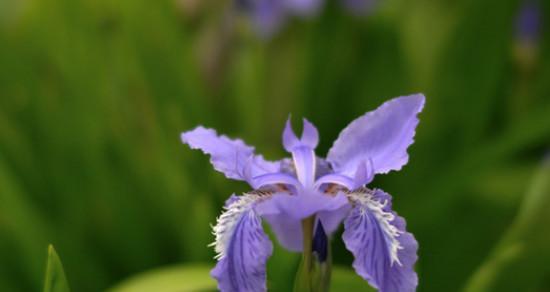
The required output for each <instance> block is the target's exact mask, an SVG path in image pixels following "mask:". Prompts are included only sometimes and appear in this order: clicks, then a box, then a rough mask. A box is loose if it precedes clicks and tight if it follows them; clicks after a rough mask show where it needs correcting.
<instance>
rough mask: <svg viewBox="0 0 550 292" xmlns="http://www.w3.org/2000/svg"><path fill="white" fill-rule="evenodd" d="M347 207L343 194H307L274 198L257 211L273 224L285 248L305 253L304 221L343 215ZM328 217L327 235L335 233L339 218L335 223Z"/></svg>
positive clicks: (276, 196)
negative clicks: (303, 243) (333, 214)
mask: <svg viewBox="0 0 550 292" xmlns="http://www.w3.org/2000/svg"><path fill="white" fill-rule="evenodd" d="M346 205H348V200H347V198H346V196H345V195H343V194H338V195H337V196H335V197H332V196H328V195H325V194H321V193H319V192H315V191H305V192H303V193H300V194H298V195H289V194H285V193H278V194H274V195H273V196H272V197H271V198H270V199H269V200H265V201H263V202H261V203H259V204H258V206H257V207H256V210H257V212H258V213H259V214H260V215H261V216H262V217H263V218H264V219H266V220H267V222H269V224H270V225H271V227H272V229H273V231H274V232H275V235H276V236H277V239H278V240H279V242H280V243H281V245H283V246H284V247H285V248H287V249H289V250H292V251H301V250H302V228H301V221H302V219H304V218H307V217H309V216H311V215H314V214H317V213H322V212H327V213H329V212H335V211H339V210H340V209H342V208H344V207H345V206H346ZM324 217H326V218H327V219H326V220H327V222H325V220H323V219H322V220H323V224H324V225H325V228H326V230H327V233H330V232H332V231H334V229H335V227H334V225H335V224H334V221H337V218H336V219H333V218H331V217H329V216H328V215H327V216H324ZM329 220H332V221H330V222H329ZM329 227H330V229H329Z"/></svg>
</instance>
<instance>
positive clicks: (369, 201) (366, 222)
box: [343, 189, 418, 292]
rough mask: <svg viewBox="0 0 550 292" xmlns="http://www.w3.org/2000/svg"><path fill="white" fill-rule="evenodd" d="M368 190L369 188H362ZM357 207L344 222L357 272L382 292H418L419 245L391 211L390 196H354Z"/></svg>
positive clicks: (380, 192)
mask: <svg viewBox="0 0 550 292" xmlns="http://www.w3.org/2000/svg"><path fill="white" fill-rule="evenodd" d="M363 190H366V189H363ZM350 198H351V199H352V200H353V201H354V202H355V207H354V208H353V209H352V211H351V212H350V215H349V216H348V217H347V218H346V220H345V221H344V227H345V231H344V234H343V239H344V243H345V244H346V247H347V249H348V250H350V251H351V252H352V253H353V255H354V257H355V260H354V262H353V267H354V268H355V271H356V272H357V273H358V274H359V275H360V276H361V277H363V278H364V279H365V280H367V281H368V282H369V284H370V285H371V286H373V287H374V288H377V289H379V291H381V292H407V291H415V290H416V286H417V284H418V278H417V275H416V273H415V271H414V263H415V262H416V259H417V255H416V252H417V249H418V243H417V242H416V240H415V239H414V237H413V235H412V234H410V233H408V232H406V230H405V220H404V219H403V218H401V217H399V216H398V215H397V214H396V213H395V212H393V211H391V209H390V206H391V197H390V195H388V194H387V193H385V192H383V191H380V190H375V191H370V190H367V191H365V192H357V193H352V194H351V195H350Z"/></svg>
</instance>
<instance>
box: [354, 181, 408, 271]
mask: <svg viewBox="0 0 550 292" xmlns="http://www.w3.org/2000/svg"><path fill="white" fill-rule="evenodd" d="M374 193H375V191H374V190H370V189H367V188H361V189H358V190H355V191H352V192H350V193H348V198H349V199H350V200H351V201H352V202H354V203H356V204H357V207H358V208H360V209H359V210H360V212H361V215H364V214H365V213H367V212H370V213H371V214H373V215H374V217H375V218H376V220H377V221H378V222H379V224H380V228H381V229H382V232H383V233H384V238H385V239H386V241H387V242H388V246H389V248H388V252H389V254H390V260H391V265H393V263H397V264H398V265H400V266H402V264H401V262H400V261H399V256H398V254H397V253H398V251H399V250H400V249H403V246H401V243H400V242H399V240H398V239H397V238H398V237H399V236H400V235H401V234H402V233H403V231H401V230H399V229H397V227H395V226H394V225H392V224H391V223H392V221H393V220H394V219H395V215H394V214H393V213H391V212H386V211H384V208H385V207H386V205H387V204H388V201H387V200H385V201H384V202H380V201H379V200H377V199H375V197H374Z"/></svg>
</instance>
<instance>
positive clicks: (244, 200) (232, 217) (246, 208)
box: [210, 191, 267, 259]
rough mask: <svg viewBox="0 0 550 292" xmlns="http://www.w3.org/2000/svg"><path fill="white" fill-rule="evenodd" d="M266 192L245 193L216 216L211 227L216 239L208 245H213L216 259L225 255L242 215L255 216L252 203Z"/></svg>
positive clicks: (261, 197)
mask: <svg viewBox="0 0 550 292" xmlns="http://www.w3.org/2000/svg"><path fill="white" fill-rule="evenodd" d="M266 194H267V193H264V192H258V191H255V192H253V193H245V194H243V195H242V196H239V197H238V198H237V199H236V200H234V201H233V202H231V203H230V204H229V205H228V206H225V207H224V209H225V211H224V212H223V213H222V214H221V215H220V216H219V217H218V218H217V220H216V225H215V226H213V227H212V231H213V232H212V233H213V234H214V235H215V236H216V241H214V242H213V243H211V244H210V246H214V250H215V251H216V253H217V254H216V257H215V258H216V259H221V258H223V257H224V256H225V252H226V250H227V248H228V244H229V242H230V240H231V237H232V236H233V232H234V231H235V227H236V226H237V223H238V222H239V220H240V219H241V218H242V216H256V215H255V213H254V209H253V207H254V204H255V203H256V202H258V201H259V200H261V199H263V198H264V197H265V195H266Z"/></svg>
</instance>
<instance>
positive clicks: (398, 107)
mask: <svg viewBox="0 0 550 292" xmlns="http://www.w3.org/2000/svg"><path fill="white" fill-rule="evenodd" d="M423 107H424V96H423V95H422V94H415V95H409V96H404V97H399V98H395V99H392V100H390V101H388V102H386V103H384V104H383V105H381V106H380V107H379V108H378V109H376V110H375V111H372V112H368V113H366V114H365V115H363V116H362V117H360V118H358V119H356V120H355V121H353V122H352V123H351V124H349V125H348V126H347V127H346V128H345V129H344V130H343V131H342V132H341V133H340V135H339V137H338V139H336V141H334V145H333V146H332V148H331V149H330V150H329V152H328V155H327V161H328V162H330V163H331V165H332V168H333V170H334V171H335V172H336V173H342V174H344V175H347V176H350V177H353V176H354V174H355V172H356V170H357V166H358V165H359V163H361V162H362V161H369V159H371V160H372V165H373V168H374V173H387V172H389V171H390V170H399V169H401V167H402V166H403V165H405V164H406V163H407V161H408V159H409V155H408V154H407V148H408V147H409V145H411V144H412V143H413V138H414V134H415V128H416V125H417V124H418V118H417V117H416V115H417V114H418V113H419V112H420V111H422V108H423Z"/></svg>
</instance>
